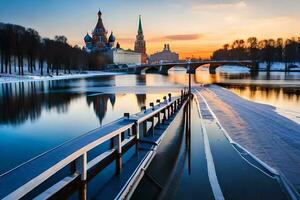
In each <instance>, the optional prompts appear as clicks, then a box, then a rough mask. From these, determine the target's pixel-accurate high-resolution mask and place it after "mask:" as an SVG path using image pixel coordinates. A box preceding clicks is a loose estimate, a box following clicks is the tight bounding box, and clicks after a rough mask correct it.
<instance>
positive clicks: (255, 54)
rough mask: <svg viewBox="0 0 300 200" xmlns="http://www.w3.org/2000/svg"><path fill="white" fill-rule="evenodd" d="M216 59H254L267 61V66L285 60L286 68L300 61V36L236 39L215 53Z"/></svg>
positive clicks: (213, 57)
mask: <svg viewBox="0 0 300 200" xmlns="http://www.w3.org/2000/svg"><path fill="white" fill-rule="evenodd" d="M212 59H216V60H253V61H259V62H266V63H267V68H268V69H270V66H271V65H272V63H274V62H284V63H285V64H286V65H285V66H286V68H288V67H292V66H293V63H295V62H300V37H299V38H291V39H286V40H283V39H282V38H278V39H277V40H274V39H268V40H266V39H265V40H258V39H257V38H256V37H250V38H248V39H247V40H246V41H245V40H242V39H240V40H235V41H233V43H232V44H225V45H223V48H222V49H219V50H217V51H215V52H214V53H213V56H212Z"/></svg>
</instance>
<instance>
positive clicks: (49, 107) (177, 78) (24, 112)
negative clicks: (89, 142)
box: [0, 70, 300, 174]
mask: <svg viewBox="0 0 300 200" xmlns="http://www.w3.org/2000/svg"><path fill="white" fill-rule="evenodd" d="M299 77H300V74H299V73H298V74H297V73H290V74H284V73H278V72H277V73H275V74H273V73H271V74H270V75H266V74H264V73H262V74H259V75H256V76H251V74H250V73H247V72H243V73H234V74H233V73H219V72H217V73H216V74H213V75H210V74H208V71H207V70H205V71H203V70H198V71H197V74H196V75H195V76H193V77H192V80H193V84H194V85H195V84H200V83H223V82H226V83H228V82H230V81H238V82H244V81H245V80H251V81H257V80H260V81H263V82H265V83H270V81H275V82H276V81H277V82H278V81H279V80H280V83H288V84H290V83H293V84H299V80H300V78H299ZM187 82H188V76H187V74H186V73H185V71H170V73H169V76H162V75H158V74H147V75H117V76H105V77H93V78H85V79H72V80H57V81H44V82H25V83H11V84H1V85H0V137H1V139H0V147H1V150H0V159H1V160H2V161H3V160H4V161H9V162H1V166H0V174H1V173H3V172H5V171H7V170H8V169H11V168H12V167H14V166H16V165H18V164H20V163H22V162H24V161H26V160H28V159H30V158H32V157H34V156H36V155H38V154H40V153H42V152H44V151H46V150H48V149H50V148H53V147H55V146H57V145H59V144H61V143H62V142H64V141H66V140H69V139H72V138H75V137H77V136H79V135H81V134H83V133H85V132H87V131H90V130H92V129H95V128H97V127H99V126H101V125H104V124H107V123H109V122H111V121H113V120H115V119H117V118H119V117H122V116H123V113H125V112H130V113H136V112H138V111H139V110H140V107H141V106H143V105H149V103H150V102H155V101H156V99H162V97H163V96H165V95H166V94H167V93H168V92H169V91H165V92H163V93H152V94H150V93H147V94H141V93H140V94H134V93H124V92H123V93H117V94H98V93H95V92H87V91H89V90H88V89H87V88H97V87H108V86H109V87H111V86H129V88H130V86H170V87H172V86H182V85H187ZM224 87H227V88H228V89H230V90H232V91H233V92H236V93H237V94H239V95H241V96H243V97H247V96H249V99H253V100H255V101H261V102H263V103H269V104H270V103H271V104H280V105H284V106H286V107H288V108H291V109H293V108H295V109H296V108H298V109H299V108H300V102H299V98H300V97H299V96H300V94H299V90H295V91H292V92H285V91H286V90H284V89H274V88H270V89H267V90H266V89H265V87H261V88H259V89H257V88H256V89H253V87H249V86H245V85H243V86H239V85H237V86H234V87H233V86H232V85H231V84H229V85H227V86H226V85H224ZM12 158H13V159H12Z"/></svg>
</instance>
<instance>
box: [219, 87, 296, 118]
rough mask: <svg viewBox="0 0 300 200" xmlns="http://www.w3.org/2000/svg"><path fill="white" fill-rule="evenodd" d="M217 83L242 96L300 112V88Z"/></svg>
mask: <svg viewBox="0 0 300 200" xmlns="http://www.w3.org/2000/svg"><path fill="white" fill-rule="evenodd" d="M218 85H221V86H222V87H225V88H227V89H229V90H230V91H232V92H234V93H236V94H237V95H239V96H241V97H243V98H246V99H249V100H252V101H256V102H260V103H265V104H270V105H273V106H276V107H279V108H284V109H289V110H293V111H297V112H299V113H300V88H297V87H293V88H289V87H271V86H268V87H267V86H265V87H261V86H256V85H236V84H226V83H219V84H218Z"/></svg>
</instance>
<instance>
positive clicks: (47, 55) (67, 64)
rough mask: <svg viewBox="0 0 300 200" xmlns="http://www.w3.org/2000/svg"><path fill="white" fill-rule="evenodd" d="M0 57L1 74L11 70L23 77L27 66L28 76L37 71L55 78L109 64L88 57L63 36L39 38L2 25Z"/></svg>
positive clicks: (11, 26) (21, 29)
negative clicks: (72, 71) (54, 75)
mask: <svg viewBox="0 0 300 200" xmlns="http://www.w3.org/2000/svg"><path fill="white" fill-rule="evenodd" d="M0 57H1V69H0V72H1V73H9V74H10V73H12V72H13V71H14V72H15V73H18V74H20V75H24V66H28V72H29V73H33V72H36V71H37V70H39V72H40V74H41V75H43V74H44V73H45V72H44V71H46V73H47V74H51V73H52V74H54V73H56V74H57V75H58V74H59V70H63V71H64V73H70V72H71V69H76V70H95V69H101V67H103V65H104V64H107V62H108V60H107V59H106V58H105V56H101V55H100V56H99V55H95V54H88V53H86V52H85V51H84V50H82V49H80V48H79V47H78V46H77V45H76V46H74V47H72V46H71V45H69V44H68V42H67V38H66V37H65V36H55V38H54V39H49V38H41V36H40V35H39V33H38V32H37V31H35V30H33V29H31V28H28V29H26V28H24V27H22V26H19V25H12V24H1V23H0ZM26 64H27V65H26Z"/></svg>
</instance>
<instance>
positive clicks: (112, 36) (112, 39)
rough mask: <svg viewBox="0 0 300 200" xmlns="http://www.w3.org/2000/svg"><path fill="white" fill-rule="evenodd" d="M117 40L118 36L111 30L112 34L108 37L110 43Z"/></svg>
mask: <svg viewBox="0 0 300 200" xmlns="http://www.w3.org/2000/svg"><path fill="white" fill-rule="evenodd" d="M115 41H116V38H115V36H114V35H113V32H111V34H110V36H109V38H108V42H109V43H110V42H115Z"/></svg>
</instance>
